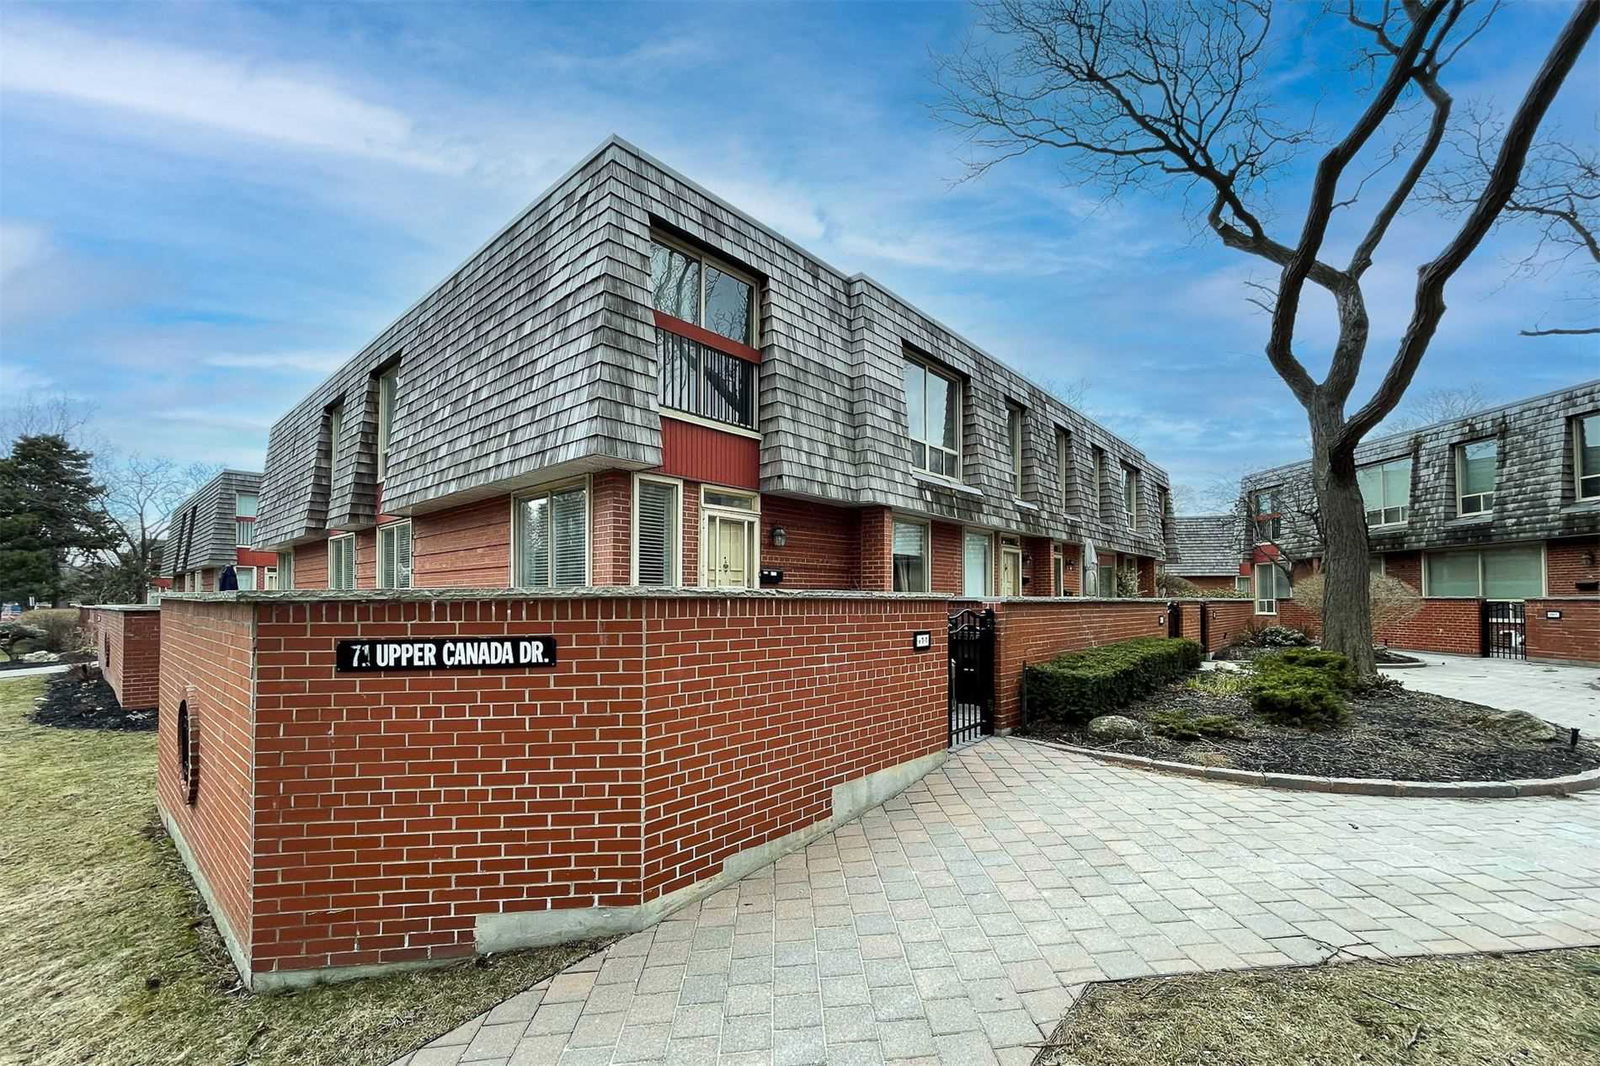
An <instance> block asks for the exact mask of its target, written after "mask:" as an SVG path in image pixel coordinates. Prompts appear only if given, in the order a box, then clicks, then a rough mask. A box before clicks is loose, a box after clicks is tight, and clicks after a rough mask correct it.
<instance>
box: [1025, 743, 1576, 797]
mask: <svg viewBox="0 0 1600 1066" xmlns="http://www.w3.org/2000/svg"><path fill="white" fill-rule="evenodd" d="M1011 739H1013V740H1024V741H1027V742H1028V743H1030V744H1040V745H1043V746H1044V747H1047V748H1055V749H1057V750H1058V751H1070V752H1072V753H1073V754H1074V755H1085V756H1088V757H1089V758H1091V759H1094V760H1095V761H1097V762H1105V763H1112V764H1114V765H1117V766H1127V767H1131V768H1133V769H1135V770H1153V771H1156V772H1158V773H1167V774H1178V775H1180V776H1182V777H1197V778H1200V779H1201V780H1205V781H1226V782H1228V783H1230V784H1235V785H1255V786H1257V787H1258V788H1284V789H1292V790H1293V791H1296V792H1332V793H1337V794H1339V795H1345V796H1431V797H1433V798H1434V799H1517V798H1520V797H1523V796H1567V795H1571V794H1572V793H1574V792H1587V791H1588V790H1589V789H1592V788H1600V767H1596V768H1595V769H1593V770H1585V771H1584V772H1583V773H1581V774H1569V775H1567V776H1566V777H1547V778H1541V779H1533V780H1523V781H1391V780H1387V779H1384V778H1378V777H1312V776H1310V775H1307V774H1269V773H1261V772H1258V771H1254V770H1234V769H1231V768H1229V767H1225V766H1196V765H1195V764H1194V763H1187V762H1167V761H1165V760H1162V759H1148V758H1145V757H1144V756H1143V755H1124V754H1122V753H1121V752H1116V751H1101V750H1099V749H1098V748H1080V747H1076V746H1074V745H1072V744H1060V743H1057V742H1056V741H1053V740H1038V739H1035V738H1033V737H1020V736H1013V737H1012V738H1011Z"/></svg>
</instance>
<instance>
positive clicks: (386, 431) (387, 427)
mask: <svg viewBox="0 0 1600 1066" xmlns="http://www.w3.org/2000/svg"><path fill="white" fill-rule="evenodd" d="M377 387H378V442H377V448H376V450H377V462H378V480H379V481H382V480H383V479H384V478H385V477H386V476H387V475H388V472H389V446H390V445H391V444H392V443H393V438H394V409H395V407H396V406H397V405H398V404H399V402H400V364H398V363H396V364H395V365H394V366H391V367H390V368H389V369H388V370H385V371H384V372H383V373H381V374H379V375H378V378H377Z"/></svg>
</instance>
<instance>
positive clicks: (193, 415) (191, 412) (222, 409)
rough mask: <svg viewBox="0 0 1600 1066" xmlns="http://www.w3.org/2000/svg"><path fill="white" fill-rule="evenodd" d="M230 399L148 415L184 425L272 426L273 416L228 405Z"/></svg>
mask: <svg viewBox="0 0 1600 1066" xmlns="http://www.w3.org/2000/svg"><path fill="white" fill-rule="evenodd" d="M232 402H233V401H232V400H230V399H227V398H225V397H224V398H222V399H220V400H219V401H218V405H217V406H216V407H172V408H168V409H167V410H165V411H154V412H152V413H151V415H150V417H151V418H155V419H159V420H160V421H162V422H176V423H179V424H180V425H185V426H209V427H212V428H215V429H239V430H250V431H253V432H254V431H259V430H264V429H270V428H272V422H273V417H275V416H267V415H263V414H249V413H246V412H244V411H241V410H238V409H237V408H235V407H232V406H230V405H231V404H232Z"/></svg>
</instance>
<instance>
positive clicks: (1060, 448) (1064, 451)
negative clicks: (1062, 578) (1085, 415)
mask: <svg viewBox="0 0 1600 1066" xmlns="http://www.w3.org/2000/svg"><path fill="white" fill-rule="evenodd" d="M1056 483H1057V484H1059V485H1060V486H1061V510H1062V511H1064V512H1066V513H1068V514H1070V513H1071V512H1072V434H1070V433H1068V432H1067V431H1066V430H1064V429H1058V430H1056ZM1056 588H1057V589H1059V588H1061V586H1060V585H1057V586H1056Z"/></svg>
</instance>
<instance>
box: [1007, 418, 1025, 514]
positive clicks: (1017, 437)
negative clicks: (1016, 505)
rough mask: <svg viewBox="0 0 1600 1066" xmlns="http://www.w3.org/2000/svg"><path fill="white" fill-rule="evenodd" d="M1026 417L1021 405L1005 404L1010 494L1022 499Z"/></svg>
mask: <svg viewBox="0 0 1600 1066" xmlns="http://www.w3.org/2000/svg"><path fill="white" fill-rule="evenodd" d="M1026 417H1027V415H1026V412H1025V411H1024V410H1023V407H1022V405H1021V404H1018V403H1011V402H1009V401H1008V402H1007V403H1006V450H1007V451H1009V452H1010V453H1011V492H1012V495H1014V496H1016V497H1017V498H1018V499H1021V498H1022V438H1023V422H1024V419H1025V418H1026Z"/></svg>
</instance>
